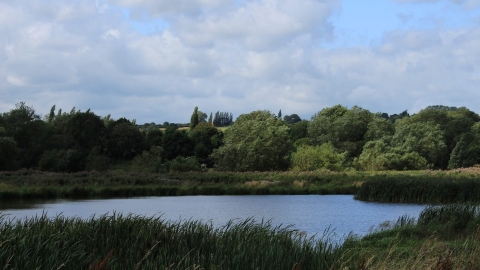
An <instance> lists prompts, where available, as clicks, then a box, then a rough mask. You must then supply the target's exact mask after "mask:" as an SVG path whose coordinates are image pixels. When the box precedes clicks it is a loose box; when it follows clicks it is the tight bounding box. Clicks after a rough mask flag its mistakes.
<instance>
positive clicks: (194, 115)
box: [190, 107, 199, 130]
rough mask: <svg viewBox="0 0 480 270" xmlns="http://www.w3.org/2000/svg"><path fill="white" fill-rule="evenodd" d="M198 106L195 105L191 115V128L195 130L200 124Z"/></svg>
mask: <svg viewBox="0 0 480 270" xmlns="http://www.w3.org/2000/svg"><path fill="white" fill-rule="evenodd" d="M198 123H199V121H198V107H195V109H194V110H193V113H192V117H190V130H193V129H194V128H195V127H196V126H197V125H198Z"/></svg>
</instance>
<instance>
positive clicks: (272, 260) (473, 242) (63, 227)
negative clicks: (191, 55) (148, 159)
mask: <svg viewBox="0 0 480 270" xmlns="http://www.w3.org/2000/svg"><path fill="white" fill-rule="evenodd" d="M479 209H480V208H479V207H478V206H475V205H446V206H431V207H427V208H426V209H425V210H424V211H423V212H422V213H421V214H420V216H419V217H418V220H415V219H413V218H410V217H401V218H399V220H398V221H397V223H396V224H393V225H391V226H382V227H381V228H379V229H378V230H376V231H374V232H372V233H371V234H369V235H367V236H365V237H362V238H358V237H355V236H351V237H349V238H348V239H347V240H346V241H345V242H344V243H343V244H342V245H339V244H334V243H332V242H329V241H328V239H318V238H313V237H309V236H306V235H305V234H304V233H302V232H299V231H297V230H295V229H294V228H293V227H291V226H274V225H272V223H271V222H269V221H260V222H255V221H254V220H252V219H247V220H243V221H231V222H228V223H227V224H225V225H224V226H222V227H213V226H212V225H211V224H209V223H203V222H198V221H193V220H185V221H178V222H171V221H165V220H163V219H162V218H161V217H143V216H135V215H127V216H123V215H119V214H113V215H102V216H98V217H91V218H90V219H87V220H82V219H78V218H65V217H63V216H57V217H55V218H47V217H46V216H45V215H42V216H39V217H32V218H26V219H24V220H20V221H18V220H11V219H9V218H8V217H7V216H5V215H3V216H0V267H3V268H4V269H438V270H447V269H480V257H479V256H478V254H479V252H480V225H479V224H480V211H479Z"/></svg>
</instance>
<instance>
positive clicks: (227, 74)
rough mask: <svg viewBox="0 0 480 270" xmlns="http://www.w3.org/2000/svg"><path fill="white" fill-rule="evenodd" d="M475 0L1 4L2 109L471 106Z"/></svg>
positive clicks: (476, 105)
mask: <svg viewBox="0 0 480 270" xmlns="http://www.w3.org/2000/svg"><path fill="white" fill-rule="evenodd" d="M479 86H480V1H478V0H366V1H359V0H175V1H172V0H70V1H67V0H22V1H12V0H0V96H1V98H0V112H7V111H9V110H10V109H12V108H14V107H15V104H16V103H17V102H20V101H26V102H27V105H31V106H33V107H34V108H35V109H36V111H37V112H38V113H41V114H47V113H48V112H49V110H50V108H51V106H52V105H56V108H57V109H58V108H62V109H63V111H70V109H71V108H72V107H76V108H77V109H81V110H82V111H85V110H87V109H89V108H90V109H91V110H92V111H93V112H95V113H96V114H97V115H101V116H105V115H107V114H111V115H112V117H113V118H120V117H126V118H128V119H136V120H137V123H139V124H143V123H146V122H148V123H149V122H156V123H163V122H164V121H169V122H177V123H186V122H189V120H190V115H191V113H192V111H193V109H194V107H195V106H198V107H199V109H200V110H201V111H204V112H206V113H210V112H214V113H215V112H216V111H227V112H232V113H233V114H234V117H237V116H238V115H239V114H241V113H248V112H251V111H254V110H258V109H262V110H265V109H266V110H270V111H272V112H273V113H275V114H276V113H277V112H278V111H279V110H280V109H281V110H282V113H283V115H286V114H292V113H297V114H298V115H300V117H302V118H306V119H310V117H311V116H312V115H313V114H314V113H316V112H318V111H319V110H321V109H322V108H325V107H329V106H333V105H335V104H342V105H344V106H348V107H351V106H353V105H358V106H361V107H363V108H366V109H369V110H370V111H372V112H387V113H389V114H393V113H400V112H401V111H403V110H406V109H407V110H408V111H409V112H410V113H415V112H418V111H419V110H420V109H422V108H424V107H426V106H428V105H448V106H457V107H460V106H466V107H467V108H470V109H472V110H473V111H475V112H477V113H480V102H479V100H480V88H479Z"/></svg>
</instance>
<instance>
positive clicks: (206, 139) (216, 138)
mask: <svg viewBox="0 0 480 270" xmlns="http://www.w3.org/2000/svg"><path fill="white" fill-rule="evenodd" d="M189 135H190V138H191V139H192V141H193V143H194V144H195V147H194V150H193V153H194V155H195V157H196V158H197V160H198V161H199V162H200V163H202V164H207V165H208V166H209V167H212V166H213V160H211V159H210V155H211V154H212V152H213V149H216V148H218V147H220V146H221V143H222V138H223V133H222V132H221V131H219V130H218V129H217V128H216V127H214V126H212V124H211V123H206V122H205V123H200V124H198V125H197V126H196V127H195V128H194V129H193V130H192V131H190V133H189Z"/></svg>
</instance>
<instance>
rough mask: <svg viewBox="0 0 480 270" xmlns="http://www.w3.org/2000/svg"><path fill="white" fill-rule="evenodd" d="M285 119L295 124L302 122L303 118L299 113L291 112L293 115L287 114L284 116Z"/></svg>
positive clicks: (288, 122)
mask: <svg viewBox="0 0 480 270" xmlns="http://www.w3.org/2000/svg"><path fill="white" fill-rule="evenodd" d="M283 121H285V122H286V123H287V124H290V125H292V124H295V123H297V122H300V121H302V119H301V118H300V116H298V114H295V113H294V114H291V115H285V116H284V117H283Z"/></svg>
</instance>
